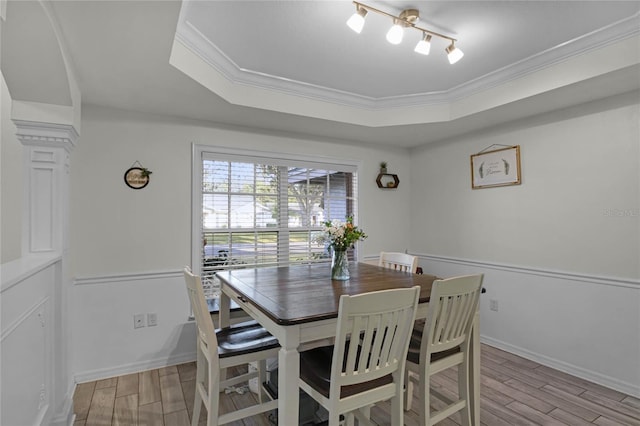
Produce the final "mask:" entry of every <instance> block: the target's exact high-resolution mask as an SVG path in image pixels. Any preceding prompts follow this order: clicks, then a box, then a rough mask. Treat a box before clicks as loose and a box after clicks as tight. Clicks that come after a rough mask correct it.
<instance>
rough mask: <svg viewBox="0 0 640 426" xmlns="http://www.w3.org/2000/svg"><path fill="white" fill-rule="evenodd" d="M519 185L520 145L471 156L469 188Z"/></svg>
mask: <svg viewBox="0 0 640 426" xmlns="http://www.w3.org/2000/svg"><path fill="white" fill-rule="evenodd" d="M507 185H520V145H515V146H510V147H506V148H501V149H496V150H494V151H486V152H479V153H478V154H473V155H472V156H471V188H473V189H481V188H491V187H494V186H507Z"/></svg>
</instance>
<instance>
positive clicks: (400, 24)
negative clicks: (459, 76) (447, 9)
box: [347, 1, 464, 64]
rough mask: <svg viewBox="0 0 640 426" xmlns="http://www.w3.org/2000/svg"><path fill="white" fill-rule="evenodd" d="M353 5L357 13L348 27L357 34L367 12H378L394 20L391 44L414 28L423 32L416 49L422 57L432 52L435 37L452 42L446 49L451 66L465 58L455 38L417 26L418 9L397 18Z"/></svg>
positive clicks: (404, 12) (408, 11)
mask: <svg viewBox="0 0 640 426" xmlns="http://www.w3.org/2000/svg"><path fill="white" fill-rule="evenodd" d="M353 4H355V5H356V12H355V13H354V14H353V15H352V16H351V18H349V20H348V21H347V25H348V26H349V28H351V29H352V30H353V31H355V32H357V33H360V32H361V31H362V28H363V27H364V18H365V16H366V15H367V12H368V11H370V12H376V13H379V14H381V15H385V16H388V17H390V18H391V19H393V26H392V27H391V28H390V29H389V31H388V32H387V41H388V42H389V43H391V44H400V43H401V42H402V39H403V36H404V29H405V28H413V29H416V30H418V31H421V32H422V39H421V40H420V41H419V42H418V44H416V47H415V48H414V51H415V52H417V53H420V54H421V55H428V54H429V51H430V50H431V38H432V37H433V36H435V37H439V38H443V39H445V40H449V41H450V42H451V44H450V45H449V46H448V47H446V48H445V51H446V52H447V57H448V59H449V63H450V64H455V63H456V62H458V61H459V60H460V59H461V58H462V57H463V56H464V53H462V50H460V49H459V48H457V47H456V46H455V42H456V41H457V40H456V39H455V38H453V37H449V36H446V35H444V34H440V33H437V32H435V31H431V30H429V29H426V28H422V27H419V26H417V25H416V22H418V19H419V17H420V12H419V11H418V10H417V9H407V10H403V11H402V13H400V15H399V16H395V15H392V14H390V13H387V12H384V11H382V10H380V9H376V8H375V7H371V6H367V5H366V4H363V3H360V2H357V1H354V2H353Z"/></svg>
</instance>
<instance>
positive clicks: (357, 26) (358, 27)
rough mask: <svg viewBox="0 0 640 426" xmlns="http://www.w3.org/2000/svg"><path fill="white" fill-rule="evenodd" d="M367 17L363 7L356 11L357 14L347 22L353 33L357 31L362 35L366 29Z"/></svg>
mask: <svg viewBox="0 0 640 426" xmlns="http://www.w3.org/2000/svg"><path fill="white" fill-rule="evenodd" d="M365 16H367V11H366V9H365V8H363V7H358V9H357V10H356V13H354V14H353V15H351V18H349V20H347V25H348V26H349V28H351V29H352V30H353V31H355V32H357V33H358V34H360V32H361V31H362V28H363V27H364V17H365Z"/></svg>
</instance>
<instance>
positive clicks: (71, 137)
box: [13, 119, 79, 152]
mask: <svg viewBox="0 0 640 426" xmlns="http://www.w3.org/2000/svg"><path fill="white" fill-rule="evenodd" d="M13 122H14V124H15V125H16V127H17V132H16V136H17V137H18V140H19V141H20V142H21V143H22V144H23V145H25V146H46V147H56V148H64V149H65V150H66V151H67V152H71V151H72V150H73V148H74V147H75V146H76V141H77V140H78V136H79V135H78V132H77V131H76V129H75V128H74V127H73V126H72V125H70V124H57V123H43V122H38V121H27V120H16V119H14V120H13Z"/></svg>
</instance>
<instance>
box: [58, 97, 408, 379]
mask: <svg viewBox="0 0 640 426" xmlns="http://www.w3.org/2000/svg"><path fill="white" fill-rule="evenodd" d="M82 129H83V132H82V137H81V140H80V143H79V144H78V146H77V148H76V149H75V150H74V151H73V153H72V169H71V217H70V223H71V244H70V250H71V262H72V266H71V270H72V275H74V276H75V277H76V279H75V283H76V284H75V285H74V288H73V290H72V293H73V294H72V296H71V297H72V303H71V304H72V310H73V312H72V314H71V317H72V323H73V325H72V329H73V338H74V361H73V365H74V371H75V372H76V375H77V377H78V378H80V379H81V380H88V379H91V378H96V377H107V376H112V375H113V373H114V372H126V371H137V370H139V369H140V366H147V367H148V368H151V367H153V366H156V365H160V364H162V362H166V363H171V362H173V361H175V359H178V358H181V357H182V358H183V357H184V356H187V355H185V354H193V353H194V349H195V341H194V340H193V339H192V338H190V337H189V336H191V334H189V333H193V332H192V330H190V328H189V327H188V326H187V327H185V323H186V319H187V314H188V303H187V298H186V291H185V290H184V283H183V282H182V278H180V276H179V274H178V271H180V270H181V268H182V266H183V265H186V264H189V262H190V247H191V245H190V244H191V243H190V241H191V235H190V230H191V223H190V220H191V219H190V218H191V198H190V194H191V192H190V191H191V146H192V143H197V144H204V145H216V146H223V147H233V148H247V149H255V150H261V151H270V152H275V153H277V152H285V153H303V154H305V155H318V156H322V157H331V156H335V157H337V158H349V159H355V160H360V161H361V162H362V164H363V166H362V170H361V172H360V175H359V209H360V214H361V220H360V221H359V225H360V226H361V227H362V228H363V229H364V230H365V231H366V232H367V233H368V234H369V238H368V239H367V240H366V241H364V242H363V243H362V245H361V252H362V255H363V256H367V255H377V254H378V253H379V252H380V251H381V250H382V249H386V250H397V251H404V250H405V249H407V248H409V247H408V241H409V233H410V228H409V217H410V214H409V201H410V197H411V194H410V187H411V182H410V176H409V173H408V170H409V162H410V160H409V154H408V152H406V151H402V150H398V149H394V150H386V149H383V148H380V149H377V148H371V147H360V146H354V145H347V144H340V143H337V142H335V141H332V142H322V141H312V140H300V139H293V138H287V137H284V136H277V135H274V134H272V133H270V134H261V133H259V132H249V131H247V130H245V131H238V130H232V129H226V128H215V127H210V126H206V125H203V124H201V123H195V122H188V121H180V120H177V119H170V118H167V117H154V116H149V115H143V114H137V113H132V112H126V111H118V110H112V109H105V108H98V107H84V108H83V123H82ZM382 160H385V161H387V162H388V167H389V171H390V172H391V173H398V174H399V178H400V181H401V183H400V186H399V188H398V189H395V190H383V189H379V188H378V187H377V185H376V182H375V179H376V176H377V174H378V168H379V163H380V161H382ZM135 161H139V162H140V163H142V165H143V166H144V167H147V168H149V169H150V170H151V171H152V172H153V173H152V175H151V181H150V183H149V185H148V186H147V187H146V188H144V189H141V190H133V189H130V188H128V187H127V186H126V185H125V184H124V180H123V176H124V172H125V171H126V170H127V169H128V168H129V167H131V166H132V164H133V163H134V162H135ZM149 312H155V313H157V314H158V321H159V325H158V326H157V327H153V328H150V327H146V328H141V329H137V330H133V314H134V313H149ZM189 325H190V324H189ZM180 333H185V334H184V335H181V334H180ZM96 336H103V337H104V336H109V339H103V338H100V339H96ZM176 357H177V358H176Z"/></svg>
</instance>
